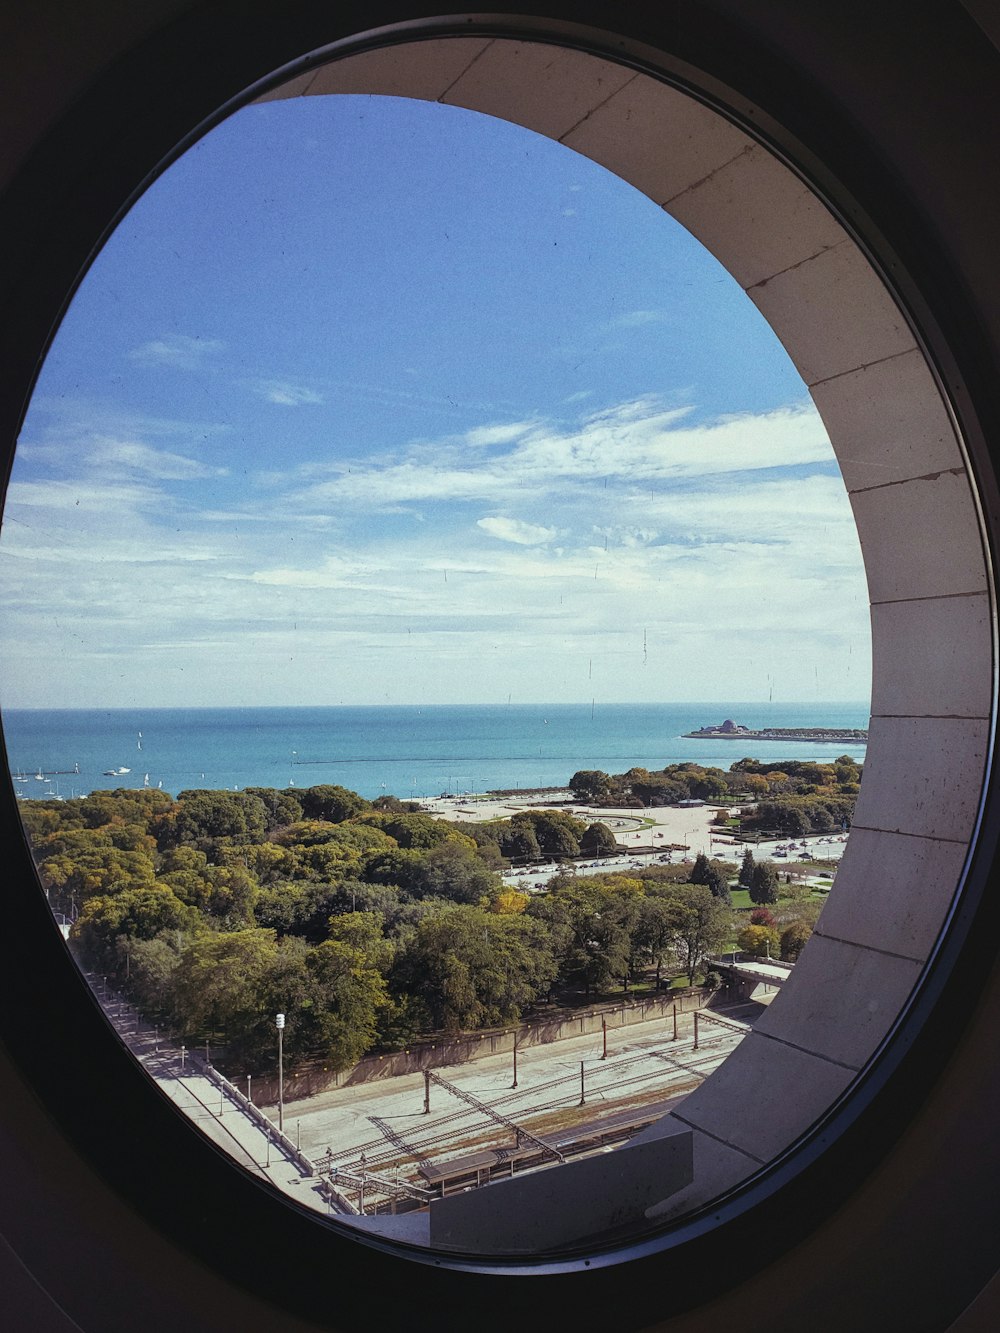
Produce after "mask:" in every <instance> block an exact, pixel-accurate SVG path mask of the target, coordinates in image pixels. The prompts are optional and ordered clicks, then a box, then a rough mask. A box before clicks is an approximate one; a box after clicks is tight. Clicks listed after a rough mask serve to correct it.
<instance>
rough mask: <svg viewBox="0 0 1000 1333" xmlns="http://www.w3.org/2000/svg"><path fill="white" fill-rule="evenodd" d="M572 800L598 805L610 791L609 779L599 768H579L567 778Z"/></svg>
mask: <svg viewBox="0 0 1000 1333" xmlns="http://www.w3.org/2000/svg"><path fill="white" fill-rule="evenodd" d="M569 789H570V791H571V792H572V793H573V798H574V800H577V801H584V802H590V803H592V804H595V805H599V804H600V803H601V801H603V800H604V799H605V797H607V796H608V795H609V794H610V792H611V779H610V778H609V777H608V775H607V773H602V772H601V770H600V769H599V768H581V769H580V770H579V771H578V772H576V773H574V774H573V776H572V777H571V778H570V780H569Z"/></svg>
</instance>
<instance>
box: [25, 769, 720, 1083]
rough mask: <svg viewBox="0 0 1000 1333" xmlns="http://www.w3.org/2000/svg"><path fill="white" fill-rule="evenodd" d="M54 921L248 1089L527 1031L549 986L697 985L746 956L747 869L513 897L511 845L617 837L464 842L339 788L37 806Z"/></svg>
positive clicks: (476, 833)
mask: <svg viewBox="0 0 1000 1333" xmlns="http://www.w3.org/2000/svg"><path fill="white" fill-rule="evenodd" d="M22 813H23V818H24V822H25V825H26V827H27V830H28V833H29V837H30V839H31V843H32V847H33V851H34V855H35V859H36V863H37V865H38V868H39V874H40V878H41V881H42V884H43V886H44V888H45V890H46V893H47V895H48V897H49V900H50V903H51V905H52V907H53V909H55V910H57V911H61V912H64V913H66V914H67V915H68V916H70V917H71V918H72V919H73V920H74V925H73V928H72V933H71V942H72V946H73V948H74V949H75V950H76V951H77V952H78V954H79V955H80V957H81V959H82V961H83V962H84V964H85V965H86V966H88V967H90V968H92V969H94V970H96V971H98V972H100V973H103V974H105V975H107V976H108V977H110V978H113V979H114V980H115V983H116V984H117V985H119V986H120V987H122V988H124V989H125V990H126V991H127V992H128V993H130V994H131V995H132V996H133V998H134V999H135V1001H136V1003H137V1004H138V1005H139V1006H140V1007H141V1008H142V1010H143V1011H144V1012H146V1013H147V1014H148V1015H149V1016H151V1017H154V1016H156V1017H158V1018H159V1020H160V1021H162V1022H163V1023H165V1024H166V1025H168V1026H169V1027H171V1028H172V1029H173V1030H174V1031H175V1032H176V1033H177V1035H178V1037H180V1038H182V1039H185V1040H188V1041H197V1040H203V1039H204V1038H205V1037H206V1036H208V1037H210V1038H211V1039H212V1040H213V1041H222V1042H224V1043H225V1045H226V1047H227V1050H228V1058H229V1062H230V1065H231V1067H232V1069H233V1070H234V1072H240V1071H242V1070H245V1069H252V1070H256V1071H260V1072H264V1071H265V1070H266V1069H267V1068H268V1065H269V1063H270V1062H271V1061H272V1060H273V1054H274V1032H273V1016H274V1014H275V1013H277V1012H284V1013H286V1014H287V1015H288V1025H287V1028H286V1046H285V1049H286V1052H287V1054H288V1057H289V1059H291V1060H294V1059H295V1058H296V1057H298V1056H305V1055H321V1056H322V1057H324V1059H326V1060H327V1061H328V1062H329V1064H330V1067H331V1068H334V1067H341V1066H344V1065H347V1064H350V1063H351V1062H353V1061H354V1060H356V1059H357V1058H359V1057H360V1056H361V1055H362V1054H363V1053H364V1052H365V1051H367V1050H370V1049H371V1048H372V1047H376V1046H382V1047H386V1048H389V1047H393V1046H395V1045H398V1044H401V1043H405V1042H407V1041H409V1040H412V1039H413V1038H414V1037H416V1036H418V1035H420V1034H421V1033H425V1032H430V1031H435V1030H440V1029H452V1030H454V1029H460V1028H475V1027H479V1026H485V1025H493V1024H497V1023H503V1022H511V1021H516V1020H517V1019H518V1018H519V1017H520V1016H521V1015H522V1014H523V1013H524V1012H525V1010H526V1009H528V1008H529V1007H530V1006H531V1005H532V1004H534V1003H537V1002H538V1001H540V1000H542V999H544V998H546V997H548V996H550V995H551V993H552V991H553V988H554V987H556V986H559V987H561V988H574V989H576V990H577V991H579V992H582V993H583V994H584V995H585V996H594V995H598V994H601V993H603V992H606V991H608V990H609V989H612V988H618V987H621V988H624V989H628V987H629V986H630V985H631V984H632V983H633V982H634V980H635V979H636V978H637V977H638V976H639V975H640V974H642V973H644V972H645V971H646V970H651V971H652V970H655V975H656V979H657V982H659V980H660V977H661V973H662V971H663V969H665V968H669V969H671V970H672V971H674V972H676V971H677V970H681V971H682V972H683V974H684V975H686V977H687V978H688V980H689V981H691V982H693V981H694V980H695V978H696V976H697V974H698V971H699V967H700V965H701V962H702V959H703V958H704V956H705V955H706V953H708V952H711V951H712V950H715V949H719V948H722V947H724V946H726V945H727V944H729V943H730V942H731V940H732V934H733V916H732V912H731V910H730V909H729V907H728V900H729V884H728V879H729V876H731V875H732V874H733V873H735V867H731V866H730V867H726V866H725V865H724V864H723V863H720V862H714V861H713V862H710V861H708V860H707V858H704V857H701V858H699V860H698V862H697V863H696V864H695V866H693V867H691V866H673V867H671V866H658V867H655V868H650V869H647V870H643V871H637V872H634V873H629V874H615V873H609V874H599V875H594V876H590V877H587V878H583V877H577V876H575V875H574V874H572V873H569V872H568V871H563V872H560V873H556V874H555V875H554V877H553V879H552V880H551V881H550V885H549V889H548V891H547V892H546V893H544V894H541V895H537V896H533V897H531V898H529V897H528V895H526V894H522V893H518V892H516V891H514V890H511V889H508V888H505V886H504V884H503V881H502V879H501V878H500V876H499V874H498V873H497V868H498V867H499V866H500V865H501V864H502V863H503V858H504V857H506V856H509V855H511V854H512V851H511V849H512V847H514V846H517V847H521V848H523V847H525V846H528V847H530V846H531V845H532V843H534V844H537V846H538V848H539V851H540V852H541V853H542V854H543V855H549V856H551V857H553V858H554V859H558V858H563V857H568V856H572V855H575V854H576V850H577V849H578V847H579V845H587V844H588V840H590V843H591V845H595V843H596V842H597V841H599V838H600V835H599V834H595V833H594V832H593V827H594V826H588V825H586V824H585V823H584V822H582V821H580V820H577V819H574V818H572V817H571V816H569V815H567V814H565V813H564V812H560V811H546V810H531V811H525V812H523V813H519V814H517V815H515V816H514V817H513V818H512V819H510V820H506V821H497V823H496V824H480V825H470V826H463V827H462V828H459V827H458V826H456V825H454V824H451V823H448V822H447V821H445V820H440V819H435V818H432V817H431V816H429V815H427V814H424V813H421V812H420V811H419V810H418V809H417V808H415V807H413V806H412V805H409V806H407V805H405V804H404V803H402V802H399V801H396V800H394V798H383V799H382V800H381V801H377V802H368V801H365V800H363V799H362V798H361V797H359V796H357V795H356V794H355V793H353V792H349V791H346V790H345V789H344V788H341V787H333V786H319V787H313V788H310V789H309V790H307V791H301V792H298V791H297V792H295V793H291V792H282V791H274V790H270V789H257V788H255V789H248V790H246V791H243V792H216V791H201V790H197V791H188V792H182V793H181V794H180V795H179V796H178V797H177V799H176V800H174V799H173V798H172V797H170V796H168V795H167V794H165V793H163V792H161V791H153V790H142V791H124V790H119V791H113V792H97V793H94V794H93V795H91V796H88V797H86V798H84V799H82V800H76V801H64V802H58V803H57V802H54V801H49V802H42V801H31V802H25V803H24V805H23V806H22Z"/></svg>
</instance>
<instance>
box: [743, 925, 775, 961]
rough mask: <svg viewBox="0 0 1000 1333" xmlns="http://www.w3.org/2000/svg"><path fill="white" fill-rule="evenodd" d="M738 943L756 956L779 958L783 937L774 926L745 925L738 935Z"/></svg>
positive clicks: (744, 949) (745, 950)
mask: <svg viewBox="0 0 1000 1333" xmlns="http://www.w3.org/2000/svg"><path fill="white" fill-rule="evenodd" d="M736 943H737V944H738V945H739V947H740V948H741V949H742V951H743V952H744V953H750V954H753V955H754V957H755V958H764V957H768V958H777V956H778V951H779V949H780V947H781V937H780V935H779V934H778V932H777V931H776V930H775V929H774V928H773V927H772V926H744V927H743V929H742V930H741V931H740V932H739V933H738V935H737V936H736Z"/></svg>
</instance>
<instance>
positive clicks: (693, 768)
mask: <svg viewBox="0 0 1000 1333" xmlns="http://www.w3.org/2000/svg"><path fill="white" fill-rule="evenodd" d="M860 782H861V765H860V764H858V763H857V762H856V761H855V760H853V759H852V758H851V757H850V755H841V757H840V758H839V759H835V760H834V761H833V763H831V764H819V763H813V762H811V761H798V760H786V761H783V762H782V763H780V764H777V763H775V764H762V763H761V762H760V761H759V760H756V759H740V760H738V761H737V762H736V763H735V764H733V765H732V766H731V767H730V769H729V770H728V772H727V771H725V770H723V769H721V768H711V767H709V768H705V767H703V766H702V765H700V764H670V765H668V766H667V767H666V768H664V769H660V770H656V771H653V772H650V771H649V770H648V769H645V768H630V769H629V770H628V772H627V773H618V774H609V773H603V772H601V771H600V770H599V769H581V770H580V771H579V772H577V773H574V774H573V776H572V777H571V778H570V781H569V785H570V790H571V791H572V792H573V796H574V797H575V799H576V800H578V801H585V802H587V803H588V804H591V805H606V806H612V807H628V806H661V805H675V804H676V803H677V802H678V801H685V800H703V801H720V800H727V801H743V802H745V803H746V804H747V805H748V806H750V807H751V808H750V809H747V810H744V811H743V814H742V826H743V830H744V831H747V830H751V831H753V830H759V831H765V830H766V831H768V832H775V833H780V834H783V835H790V836H795V835H799V834H803V833H825V832H829V831H831V830H834V829H842V828H844V829H846V828H849V827H850V823H851V819H852V818H853V814H854V804H855V801H856V800H857V795H858V790H859V786H860Z"/></svg>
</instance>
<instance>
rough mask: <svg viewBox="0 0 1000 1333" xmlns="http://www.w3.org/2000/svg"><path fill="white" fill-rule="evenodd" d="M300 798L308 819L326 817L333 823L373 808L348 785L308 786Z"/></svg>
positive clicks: (300, 794)
mask: <svg viewBox="0 0 1000 1333" xmlns="http://www.w3.org/2000/svg"><path fill="white" fill-rule="evenodd" d="M298 799H299V804H300V805H301V806H302V813H303V814H304V815H305V817H306V818H307V819H325V820H327V821H328V822H329V823H331V824H339V823H341V822H342V821H343V820H345V819H350V818H351V817H352V816H353V815H360V814H362V813H363V812H364V811H365V810H370V809H371V802H370V801H366V800H365V799H364V797H363V796H359V795H358V794H357V792H354V791H349V790H348V788H347V787H339V786H327V785H321V786H318V787H307V788H306V789H305V791H302V792H300V793H299V797H298Z"/></svg>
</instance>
